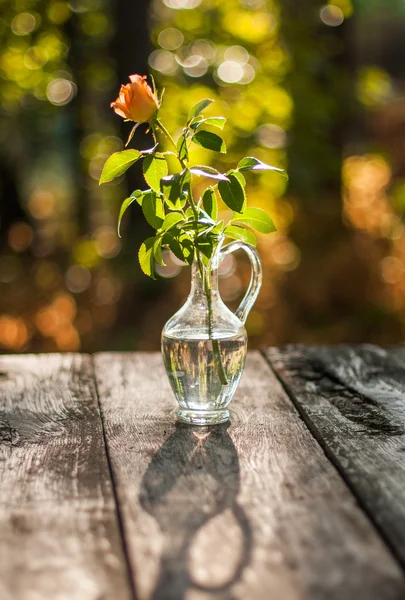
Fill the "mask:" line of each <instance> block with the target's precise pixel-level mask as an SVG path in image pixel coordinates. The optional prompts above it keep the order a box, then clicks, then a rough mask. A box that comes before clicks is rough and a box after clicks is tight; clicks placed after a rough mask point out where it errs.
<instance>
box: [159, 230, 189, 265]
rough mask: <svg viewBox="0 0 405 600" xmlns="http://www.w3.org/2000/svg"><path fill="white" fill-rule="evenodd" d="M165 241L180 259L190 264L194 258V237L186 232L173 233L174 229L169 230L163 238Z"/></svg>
mask: <svg viewBox="0 0 405 600" xmlns="http://www.w3.org/2000/svg"><path fill="white" fill-rule="evenodd" d="M163 243H164V244H165V245H167V246H168V247H169V248H170V250H171V251H172V252H173V254H174V255H175V256H177V258H178V259H179V260H182V261H184V262H186V263H188V264H189V265H191V264H192V262H193V260H194V245H193V241H192V239H191V238H190V237H189V236H188V235H187V234H185V233H184V232H178V233H176V234H175V233H173V230H171V231H168V232H167V233H166V234H165V235H164V238H163Z"/></svg>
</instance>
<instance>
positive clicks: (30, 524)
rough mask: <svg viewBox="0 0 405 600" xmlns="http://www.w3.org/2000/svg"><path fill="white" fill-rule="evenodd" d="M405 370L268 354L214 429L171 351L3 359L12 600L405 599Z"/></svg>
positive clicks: (331, 353) (395, 351)
mask: <svg viewBox="0 0 405 600" xmlns="http://www.w3.org/2000/svg"><path fill="white" fill-rule="evenodd" d="M404 367H405V347H398V348H390V349H382V348H379V347H377V346H372V345H367V346H366V345H362V346H309V347H305V346H286V347H283V348H270V349H268V350H266V351H263V352H262V353H260V352H258V351H253V352H251V353H250V354H249V355H248V359H247V364H246V369H245V372H244V374H243V377H242V380H241V383H240V386H239V388H238V390H237V392H236V395H235V398H234V400H233V402H232V405H231V407H232V418H231V421H230V422H229V423H225V424H222V425H216V426H214V427H211V428H198V427H192V426H188V425H180V424H176V422H175V403H174V399H173V397H172V393H171V391H170V389H169V384H168V382H167V379H166V376H165V373H164V369H163V366H162V361H161V357H160V355H159V354H148V353H128V354H127V353H121V354H120V353H101V354H97V355H95V356H88V355H82V354H39V355H12V356H0V598H1V600H65V599H66V600H110V599H111V600H135V599H137V600H178V599H183V598H184V599H185V600H206V599H207V600H208V599H213V600H228V599H229V600H239V599H240V600H242V599H243V600H259V599H260V600H304V599H305V600H318V599H319V600H321V599H322V600H323V599H325V600H326V599H327V600H351V599H353V600H354V599H355V600H391V599H395V600H397V599H398V600H399V599H401V600H403V599H404V598H405V577H404V565H405V462H404V459H405V368H404Z"/></svg>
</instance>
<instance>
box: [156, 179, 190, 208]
mask: <svg viewBox="0 0 405 600" xmlns="http://www.w3.org/2000/svg"><path fill="white" fill-rule="evenodd" d="M180 184H181V176H180V173H176V174H175V175H168V176H167V177H164V178H163V179H162V191H163V194H164V196H165V202H166V204H167V206H168V207H169V208H170V209H171V210H180V209H181V208H183V206H184V205H185V204H186V202H187V198H185V197H180Z"/></svg>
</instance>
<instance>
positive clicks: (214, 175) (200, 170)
mask: <svg viewBox="0 0 405 600" xmlns="http://www.w3.org/2000/svg"><path fill="white" fill-rule="evenodd" d="M190 171H191V173H194V175H201V176H202V177H208V178H209V179H216V180H218V181H229V179H228V177H227V176H226V175H224V174H223V173H220V172H219V171H217V170H216V169H213V168H212V167H206V166H205V165H196V166H195V167H191V169H190Z"/></svg>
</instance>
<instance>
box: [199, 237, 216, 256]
mask: <svg viewBox="0 0 405 600" xmlns="http://www.w3.org/2000/svg"><path fill="white" fill-rule="evenodd" d="M215 242H216V239H215V238H212V237H210V235H205V234H204V236H203V237H199V238H197V239H196V241H195V244H196V246H197V249H198V250H199V251H200V252H201V253H202V254H203V255H204V256H206V257H207V258H211V256H212V254H213V251H214V243H215Z"/></svg>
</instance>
